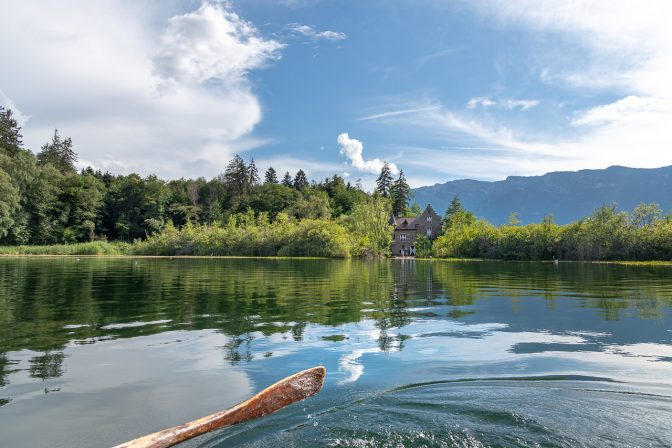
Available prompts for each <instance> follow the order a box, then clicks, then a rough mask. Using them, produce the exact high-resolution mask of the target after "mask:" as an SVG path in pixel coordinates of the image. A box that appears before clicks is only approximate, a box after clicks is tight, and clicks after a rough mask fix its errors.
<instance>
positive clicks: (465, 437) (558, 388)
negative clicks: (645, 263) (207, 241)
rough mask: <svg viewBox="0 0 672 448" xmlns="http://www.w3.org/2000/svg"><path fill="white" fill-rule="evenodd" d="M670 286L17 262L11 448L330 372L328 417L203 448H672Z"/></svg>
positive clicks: (323, 409) (173, 413) (395, 270)
mask: <svg viewBox="0 0 672 448" xmlns="http://www.w3.org/2000/svg"><path fill="white" fill-rule="evenodd" d="M670 274H672V268H671V267H664V266H659V267H655V266H650V267H642V266H638V267H627V266H615V265H589V264H566V265H565V264H561V265H560V266H554V265H552V264H534V263H484V262H474V263H458V262H445V261H433V262H429V261H415V262H413V261H404V262H398V261H380V262H370V263H367V262H360V261H356V260H345V261H342V260H296V261H291V260H148V259H140V260H137V263H135V261H133V260H127V259H119V260H109V259H108V260H97V259H92V260H89V259H83V260H80V261H76V260H74V259H2V260H0V323H2V329H0V385H2V387H0V433H2V434H3V441H4V442H3V446H4V443H8V445H7V446H27V445H32V446H73V445H76V446H105V445H113V444H115V443H119V442H122V441H124V440H126V439H129V438H132V437H134V436H137V435H141V434H144V433H147V432H151V431H154V430H157V429H161V428H163V427H165V426H170V425H174V424H179V423H182V422H184V421H187V420H189V419H193V418H196V417H200V416H202V415H205V414H207V413H210V412H215V411H217V410H220V409H223V408H225V407H227V406H230V405H232V404H234V403H236V402H238V401H241V400H243V399H245V398H247V397H249V396H250V395H252V394H254V393H255V392H256V391H259V390H260V389H261V388H263V387H265V386H266V385H268V384H270V383H272V382H274V381H276V380H277V379H279V378H281V377H284V376H286V375H289V374H291V373H294V372H295V371H298V370H300V369H303V368H306V367H310V366H313V365H317V364H323V365H325V366H326V367H327V370H328V376H327V382H326V386H325V390H324V391H323V392H322V393H321V394H320V395H319V396H318V397H315V398H313V399H311V400H309V401H306V402H305V403H303V404H302V405H298V406H295V407H293V408H290V409H286V410H283V411H282V412H281V413H279V414H276V415H274V416H271V417H268V418H265V419H262V420H259V421H256V422H253V423H250V424H246V425H242V426H240V427H237V428H231V429H228V430H224V431H220V432H219V433H216V434H213V435H210V436H206V437H203V438H201V439H199V440H197V441H195V442H192V444H191V445H187V446H200V444H205V445H204V446H219V445H221V446H231V445H236V444H242V445H245V444H251V445H257V446H268V445H274V444H278V443H280V444H282V445H286V444H292V443H296V444H308V445H310V444H316V443H317V444H323V445H333V446H396V445H398V444H403V445H410V446H428V445H429V446H483V445H489V444H499V445H505V446H527V445H533V444H534V443H543V444H547V445H550V446H570V445H575V444H576V443H579V442H580V443H585V444H587V445H589V446H594V445H603V444H604V445H609V444H615V445H618V444H623V445H624V446H627V445H628V444H638V443H652V444H654V445H655V444H666V443H670V442H672V436H671V435H670V433H669V430H668V429H666V428H667V424H666V423H665V422H669V421H670V420H671V419H672V393H670V385H671V383H672V325H671V324H670V305H671V304H672V281H671V280H670V278H672V275H670ZM647 397H648V398H647ZM624 406H625V409H627V410H629V412H630V414H628V413H625V412H624V411H623V409H624ZM634 415H639V416H640V419H639V420H636V419H635V420H633V416H634ZM475 416H480V417H478V418H476V417H475ZM365 422H366V423H365ZM530 422H534V424H532V423H530ZM624 425H626V427H625V428H623V426H624ZM35 428H39V429H38V430H36V429H35ZM580 428H583V429H580ZM591 428H592V430H591ZM610 440H611V442H610ZM614 441H616V442H614ZM318 442H319V443H318ZM612 442H613V443H612ZM479 444H480V445H479Z"/></svg>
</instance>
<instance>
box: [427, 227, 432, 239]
mask: <svg viewBox="0 0 672 448" xmlns="http://www.w3.org/2000/svg"><path fill="white" fill-rule="evenodd" d="M431 237H432V229H431V227H430V228H429V229H427V238H431Z"/></svg>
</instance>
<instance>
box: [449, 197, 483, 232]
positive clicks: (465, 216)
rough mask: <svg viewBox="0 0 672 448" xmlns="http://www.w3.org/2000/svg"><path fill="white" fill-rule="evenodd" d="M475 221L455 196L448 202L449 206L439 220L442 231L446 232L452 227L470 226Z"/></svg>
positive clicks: (474, 217) (473, 216)
mask: <svg viewBox="0 0 672 448" xmlns="http://www.w3.org/2000/svg"><path fill="white" fill-rule="evenodd" d="M475 221H476V216H475V215H474V214H473V213H471V212H470V211H469V210H467V209H466V208H464V206H463V205H462V202H460V198H459V196H458V195H457V194H456V195H455V196H453V199H452V200H451V201H450V205H449V206H448V208H447V209H446V213H445V215H444V216H443V219H442V220H441V224H442V227H443V230H444V231H445V230H447V229H449V228H451V227H453V226H458V227H459V226H463V225H468V224H472V223H473V222H475Z"/></svg>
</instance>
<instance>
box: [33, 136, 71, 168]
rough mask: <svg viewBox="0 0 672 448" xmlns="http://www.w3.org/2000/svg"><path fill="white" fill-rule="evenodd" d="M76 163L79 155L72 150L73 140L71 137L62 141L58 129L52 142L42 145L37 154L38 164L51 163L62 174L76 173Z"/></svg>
mask: <svg viewBox="0 0 672 448" xmlns="http://www.w3.org/2000/svg"><path fill="white" fill-rule="evenodd" d="M76 161H77V154H76V153H75V151H74V150H73V149H72V139H71V138H69V137H68V138H66V139H62V138H61V136H60V135H59V134H58V129H54V136H53V137H52V139H51V142H49V143H45V144H44V145H42V148H41V151H40V152H39V154H37V162H38V163H39V164H40V165H45V164H47V163H50V164H52V165H54V166H55V167H56V168H57V169H58V170H59V171H60V172H61V173H70V172H73V171H75V162H76Z"/></svg>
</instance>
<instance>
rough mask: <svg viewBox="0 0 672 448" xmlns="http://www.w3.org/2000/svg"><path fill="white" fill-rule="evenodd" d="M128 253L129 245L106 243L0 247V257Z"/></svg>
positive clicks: (129, 250) (129, 251)
mask: <svg viewBox="0 0 672 448" xmlns="http://www.w3.org/2000/svg"><path fill="white" fill-rule="evenodd" d="M130 253H131V245H130V244H128V243H122V242H114V243H108V242H106V241H94V242H91V243H78V244H52V245H49V246H0V254H1V255H127V254H130Z"/></svg>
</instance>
